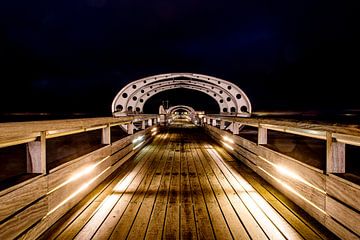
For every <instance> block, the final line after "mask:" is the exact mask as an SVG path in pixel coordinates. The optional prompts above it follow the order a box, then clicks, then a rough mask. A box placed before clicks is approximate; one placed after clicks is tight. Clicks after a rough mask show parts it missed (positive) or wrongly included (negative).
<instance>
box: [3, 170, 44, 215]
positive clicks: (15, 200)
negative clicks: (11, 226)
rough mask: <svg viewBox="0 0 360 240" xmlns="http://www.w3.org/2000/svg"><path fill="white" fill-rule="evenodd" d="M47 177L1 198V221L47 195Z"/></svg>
mask: <svg viewBox="0 0 360 240" xmlns="http://www.w3.org/2000/svg"><path fill="white" fill-rule="evenodd" d="M46 192H47V177H45V176H43V177H40V178H37V179H35V180H34V181H31V182H30V183H29V184H27V185H24V186H22V187H20V188H18V189H15V190H14V191H12V192H8V193H6V194H5V195H2V196H1V197H0V221H2V220H4V219H5V218H6V217H8V216H10V215H11V214H13V213H15V212H16V211H18V210H20V209H21V208H23V207H25V206H27V205H28V204H30V203H32V202H34V201H35V200H37V199H39V198H41V197H43V196H45V195H46Z"/></svg>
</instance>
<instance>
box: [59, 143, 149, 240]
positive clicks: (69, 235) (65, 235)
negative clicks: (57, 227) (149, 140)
mask: <svg viewBox="0 0 360 240" xmlns="http://www.w3.org/2000/svg"><path fill="white" fill-rule="evenodd" d="M147 148H148V149H145V151H142V152H141V153H140V154H139V155H137V156H136V157H135V158H134V159H132V160H128V163H127V164H126V166H125V168H124V169H120V174H119V175H117V176H116V179H115V180H114V181H113V182H112V184H111V185H109V187H108V188H107V189H105V190H104V192H103V193H101V195H99V197H98V198H97V199H96V201H95V200H94V201H95V203H92V204H91V205H90V206H89V207H88V208H86V209H85V210H84V213H81V215H80V217H79V218H76V219H75V218H74V223H72V224H71V225H70V224H69V225H68V226H67V228H66V229H65V230H64V231H63V232H61V234H60V235H59V236H58V237H57V239H64V240H65V239H73V238H74V237H75V236H76V234H77V233H78V232H79V231H80V229H82V228H83V227H84V226H85V224H87V223H88V222H89V221H90V219H91V218H92V217H93V216H94V215H95V214H97V212H98V211H100V209H102V208H103V207H106V206H108V205H109V201H110V200H108V199H105V198H107V196H108V195H111V193H112V192H113V189H114V188H115V187H116V186H118V185H120V184H121V182H122V181H125V179H126V178H127V176H128V175H129V174H130V173H131V172H133V171H136V170H135V167H136V166H137V164H138V161H137V160H139V159H142V158H143V157H144V155H145V154H146V152H147V150H148V151H151V149H150V147H147ZM119 162H120V161H119ZM115 168H116V169H118V167H117V166H115ZM104 201H105V202H106V203H107V204H105V203H103V202H104Z"/></svg>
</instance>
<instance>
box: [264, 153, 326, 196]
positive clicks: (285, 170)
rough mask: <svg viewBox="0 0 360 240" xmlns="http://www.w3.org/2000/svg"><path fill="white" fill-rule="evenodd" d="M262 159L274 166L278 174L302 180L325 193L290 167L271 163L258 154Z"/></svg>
mask: <svg viewBox="0 0 360 240" xmlns="http://www.w3.org/2000/svg"><path fill="white" fill-rule="evenodd" d="M259 157H260V158H261V159H262V160H264V161H265V162H267V163H269V164H270V165H271V166H272V167H274V168H275V169H276V171H278V172H279V173H280V174H282V175H284V176H286V177H289V178H292V179H295V180H297V181H299V182H302V183H304V184H306V185H308V186H309V187H312V188H314V189H316V190H318V191H319V192H321V193H324V194H326V192H325V191H324V190H322V189H320V188H318V187H316V186H314V185H313V184H311V183H310V182H308V181H306V180H305V179H304V178H302V177H300V176H299V175H298V174H296V173H295V172H293V171H291V170H290V169H288V168H286V167H284V166H282V165H278V164H274V163H272V162H271V161H269V160H267V159H266V158H264V157H261V156H259Z"/></svg>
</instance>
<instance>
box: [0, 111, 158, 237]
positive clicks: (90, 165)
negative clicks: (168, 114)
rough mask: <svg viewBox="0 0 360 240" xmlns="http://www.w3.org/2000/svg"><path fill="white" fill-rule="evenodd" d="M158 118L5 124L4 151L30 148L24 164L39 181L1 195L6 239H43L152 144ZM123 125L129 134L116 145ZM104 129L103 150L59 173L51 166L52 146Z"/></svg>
mask: <svg viewBox="0 0 360 240" xmlns="http://www.w3.org/2000/svg"><path fill="white" fill-rule="evenodd" d="M157 118H158V116H157V115H138V116H131V117H119V118H112V117H108V118H88V119H72V120H52V121H36V122H21V123H1V124H0V148H5V147H11V146H15V145H19V144H26V149H27V151H28V153H27V156H28V157H27V159H24V161H27V165H28V166H27V169H28V173H31V174H32V176H33V177H31V178H30V179H27V180H25V181H23V182H20V183H17V184H15V185H12V186H9V187H8V188H6V189H3V190H1V191H0V239H14V238H22V239H34V238H36V237H38V236H40V235H41V234H42V233H43V232H44V231H45V230H46V229H48V228H49V227H50V226H51V225H52V224H53V223H55V222H56V221H57V220H58V219H60V218H61V217H62V216H63V215H64V214H65V213H66V212H67V211H68V210H69V209H71V208H72V207H73V206H75V205H76V204H77V203H78V202H79V201H81V200H82V199H83V198H84V197H85V196H86V195H87V194H88V193H89V192H91V191H92V190H93V189H94V188H95V187H96V186H97V185H99V184H100V183H101V182H102V181H103V180H104V179H106V178H107V177H108V176H109V175H110V174H111V173H113V172H114V171H115V170H117V169H118V168H119V167H120V166H122V165H123V164H124V163H125V162H126V161H127V160H128V159H129V158H130V157H131V156H132V155H134V154H135V153H136V152H137V151H138V150H139V149H141V147H143V146H145V145H146V142H148V141H150V139H151V137H152V136H153V135H155V134H156V127H155V124H157ZM117 125H120V126H122V128H123V129H125V130H126V131H127V134H128V135H127V136H125V137H124V138H122V139H120V140H117V141H115V142H112V141H111V128H112V127H114V126H117ZM135 125H137V126H138V128H139V129H138V131H136V133H134V129H135V128H136V126H135ZM100 129H101V132H100V133H101V143H102V145H101V147H100V148H98V149H96V150H94V151H91V152H90V153H87V154H85V155H83V156H78V157H76V158H74V159H71V160H70V161H67V162H65V163H63V164H61V165H59V166H57V167H55V168H52V169H49V168H48V167H47V160H46V141H49V139H51V138H57V137H62V136H69V135H72V134H76V133H81V132H87V131H95V130H100ZM0 150H1V149H0ZM0 171H3V170H2V169H0Z"/></svg>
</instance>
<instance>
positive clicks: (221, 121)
mask: <svg viewBox="0 0 360 240" xmlns="http://www.w3.org/2000/svg"><path fill="white" fill-rule="evenodd" d="M220 129H221V130H224V129H225V121H224V120H220Z"/></svg>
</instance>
